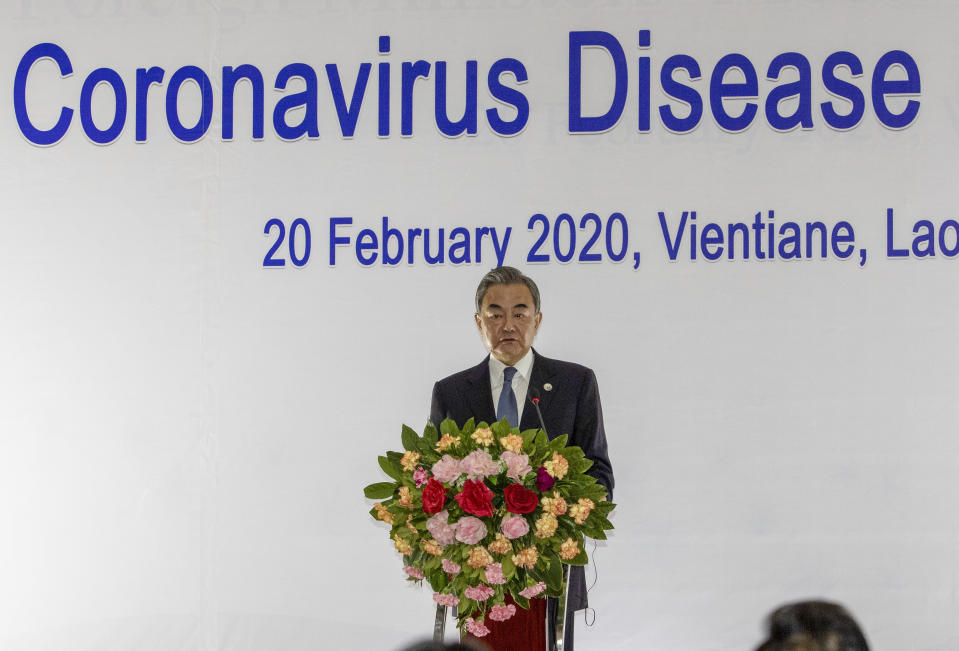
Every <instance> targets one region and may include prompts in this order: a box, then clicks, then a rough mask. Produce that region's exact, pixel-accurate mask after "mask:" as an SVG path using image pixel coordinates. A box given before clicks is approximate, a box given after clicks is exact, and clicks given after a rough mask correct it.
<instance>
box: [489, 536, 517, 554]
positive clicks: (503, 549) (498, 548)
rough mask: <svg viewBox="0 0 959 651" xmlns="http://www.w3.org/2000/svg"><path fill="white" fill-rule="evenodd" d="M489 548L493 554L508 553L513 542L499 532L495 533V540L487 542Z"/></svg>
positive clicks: (511, 548) (511, 549)
mask: <svg viewBox="0 0 959 651" xmlns="http://www.w3.org/2000/svg"><path fill="white" fill-rule="evenodd" d="M489 550H490V551H491V552H493V553H494V554H508V553H509V552H511V551H513V543H511V542H510V541H509V540H508V539H507V538H506V536H504V535H503V534H501V533H498V534H496V540H494V541H493V542H491V543H490V544H489Z"/></svg>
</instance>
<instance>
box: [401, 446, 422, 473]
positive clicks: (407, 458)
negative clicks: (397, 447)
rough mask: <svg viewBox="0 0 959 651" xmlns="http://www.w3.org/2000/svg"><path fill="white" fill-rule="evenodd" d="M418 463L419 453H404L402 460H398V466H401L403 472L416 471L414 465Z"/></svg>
mask: <svg viewBox="0 0 959 651" xmlns="http://www.w3.org/2000/svg"><path fill="white" fill-rule="evenodd" d="M419 462H420V453H419V452H410V451H406V452H404V453H403V458H402V459H400V465H401V466H403V470H406V471H407V472H413V471H414V470H416V465H417V464H418V463H419Z"/></svg>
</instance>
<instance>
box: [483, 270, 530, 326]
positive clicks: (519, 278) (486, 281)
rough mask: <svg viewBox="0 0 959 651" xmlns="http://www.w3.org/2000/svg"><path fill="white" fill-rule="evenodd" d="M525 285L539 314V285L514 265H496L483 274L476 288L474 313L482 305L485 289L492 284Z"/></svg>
mask: <svg viewBox="0 0 959 651" xmlns="http://www.w3.org/2000/svg"><path fill="white" fill-rule="evenodd" d="M516 284H521V285H526V287H527V289H529V293H530V294H531V295H532V296H533V308H535V311H536V313H537V314H539V287H537V286H536V283H534V282H533V279H532V278H530V277H529V276H527V275H525V274H523V272H522V271H520V270H519V269H516V268H515V267H496V268H495V269H491V270H490V271H489V273H487V274H486V275H485V276H483V280H481V281H480V284H479V286H478V287H477V288H476V313H477V314H479V311H480V309H482V307H483V297H485V296H486V292H487V290H489V288H490V287H492V286H493V285H516Z"/></svg>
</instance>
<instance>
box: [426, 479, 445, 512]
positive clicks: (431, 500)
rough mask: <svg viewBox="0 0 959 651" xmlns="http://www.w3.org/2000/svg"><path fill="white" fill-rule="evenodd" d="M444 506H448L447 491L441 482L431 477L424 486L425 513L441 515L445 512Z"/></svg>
mask: <svg viewBox="0 0 959 651" xmlns="http://www.w3.org/2000/svg"><path fill="white" fill-rule="evenodd" d="M444 504H446V489H445V488H443V484H442V483H441V482H438V481H436V480H435V479H433V478H432V477H430V478H429V480H427V482H426V485H425V486H423V511H425V512H426V513H439V512H440V511H442V510H443V505H444Z"/></svg>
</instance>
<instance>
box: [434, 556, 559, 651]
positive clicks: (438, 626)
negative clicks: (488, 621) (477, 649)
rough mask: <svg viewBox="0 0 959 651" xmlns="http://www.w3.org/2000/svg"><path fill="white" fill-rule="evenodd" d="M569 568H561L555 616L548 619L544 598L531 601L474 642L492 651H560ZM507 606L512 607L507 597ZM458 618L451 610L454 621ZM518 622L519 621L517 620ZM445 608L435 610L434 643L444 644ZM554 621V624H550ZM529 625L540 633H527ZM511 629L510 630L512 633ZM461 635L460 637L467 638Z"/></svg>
mask: <svg viewBox="0 0 959 651" xmlns="http://www.w3.org/2000/svg"><path fill="white" fill-rule="evenodd" d="M568 579H569V566H568V565H565V564H564V565H563V579H562V583H561V587H560V596H559V597H557V598H556V602H557V604H556V609H555V612H556V616H555V617H550V616H549V615H548V612H547V611H548V609H547V600H546V599H545V598H535V599H530V607H529V610H524V609H523V608H521V607H519V606H517V607H516V611H517V613H516V615H513V617H511V618H510V619H508V620H507V621H505V622H495V623H494V624H496V626H495V627H494V628H493V630H492V632H491V634H490V636H489V637H482V638H477V639H479V641H480V642H483V643H484V644H487V645H490V646H491V647H492V649H493V651H539V649H545V651H563V648H564V646H565V644H564V640H565V637H564V636H565V633H566V628H567V621H566V618H567V612H566V603H567V598H568V596H569V580H568ZM506 603H507V604H510V603H514V602H513V600H512V599H511V598H510V597H509V595H507V601H506ZM456 616H457V613H456V609H455V608H453V617H454V618H455V617H456ZM518 618H519V619H518ZM446 620H447V607H446V606H440V605H437V606H436V619H435V620H434V622H433V640H434V641H435V642H443V638H444V635H445V633H446ZM551 620H553V621H551ZM529 624H532V625H533V626H536V627H538V628H539V630H526V626H527V625H529ZM511 629H512V630H511ZM466 635H467V634H465V633H464V634H463V635H462V637H466Z"/></svg>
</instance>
